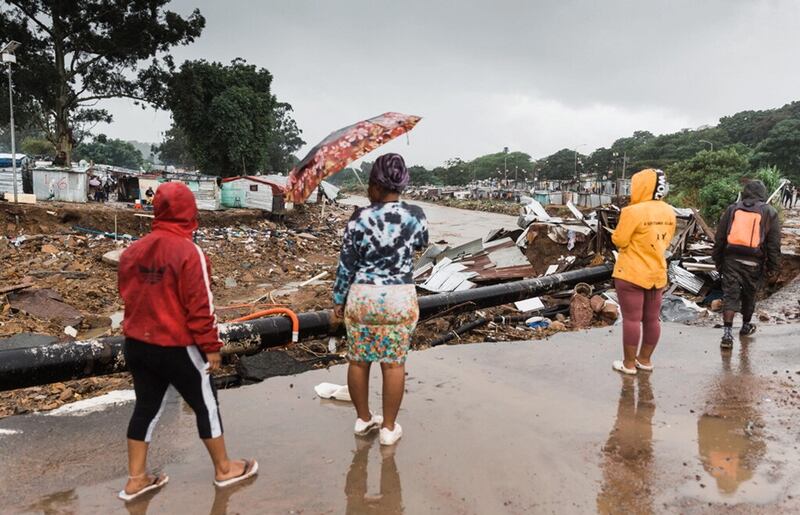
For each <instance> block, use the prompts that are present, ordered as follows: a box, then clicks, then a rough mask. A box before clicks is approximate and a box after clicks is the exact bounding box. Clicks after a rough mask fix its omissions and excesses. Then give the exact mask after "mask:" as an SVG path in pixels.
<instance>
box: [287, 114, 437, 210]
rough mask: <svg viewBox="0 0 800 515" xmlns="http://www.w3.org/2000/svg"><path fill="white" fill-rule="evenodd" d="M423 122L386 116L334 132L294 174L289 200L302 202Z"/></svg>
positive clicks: (292, 175) (396, 116) (300, 164)
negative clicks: (325, 181)
mask: <svg viewBox="0 0 800 515" xmlns="http://www.w3.org/2000/svg"><path fill="white" fill-rule="evenodd" d="M421 119H422V118H420V117H419V116H413V115H408V114H401V113H384V114H382V115H380V116H376V117H375V118H370V119H369V120H364V121H361V122H358V123H356V124H354V125H350V126H348V127H345V128H344V129H339V130H338V131H336V132H333V133H331V134H330V135H329V136H328V137H327V138H325V139H324V140H322V142H321V143H319V144H318V145H317V146H315V147H314V148H312V149H311V151H310V152H309V153H308V155H307V156H306V157H304V158H303V160H302V161H300V163H298V165H297V166H296V167H295V168H294V169H293V170H292V171H291V173H290V174H289V182H288V184H287V185H286V200H288V201H289V202H294V203H295V204H299V203H302V202H303V201H304V200H305V199H307V198H308V196H309V195H311V192H313V191H314V189H315V188H316V187H317V186H319V183H320V182H322V180H323V179H325V178H326V177H329V176H331V175H333V174H335V173H337V172H340V171H341V170H343V169H344V168H345V167H346V166H347V165H349V164H350V163H352V162H353V161H355V160H356V159H358V158H360V157H361V156H363V155H365V154H367V153H369V152H372V151H373V150H375V149H376V148H378V147H380V146H381V145H383V144H384V143H387V142H389V141H391V140H393V139H394V138H396V137H398V136H400V135H401V134H405V133H406V132H408V131H410V130H411V129H413V128H414V126H415V125H416V124H417V122H419V121H420V120H421Z"/></svg>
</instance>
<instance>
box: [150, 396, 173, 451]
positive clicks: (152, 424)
mask: <svg viewBox="0 0 800 515" xmlns="http://www.w3.org/2000/svg"><path fill="white" fill-rule="evenodd" d="M167 392H169V388H167V389H166V390H164V397H163V398H162V399H161V407H160V408H158V412H157V413H156V416H155V417H153V420H151V421H150V424H149V425H148V426H147V433H146V434H145V435H144V441H145V442H147V443H150V440H152V439H153V430H154V429H155V428H156V424H158V419H160V418H161V414H162V413H164V406H166V405H167Z"/></svg>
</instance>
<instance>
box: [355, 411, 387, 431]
mask: <svg viewBox="0 0 800 515" xmlns="http://www.w3.org/2000/svg"><path fill="white" fill-rule="evenodd" d="M381 424H383V417H382V416H380V415H372V418H371V419H369V420H367V421H364V420H361V419H360V418H356V425H355V428H353V432H354V433H355V434H357V435H358V436H365V435H368V434H369V433H370V432H372V431H374V430H375V429H378V428H379V427H381Z"/></svg>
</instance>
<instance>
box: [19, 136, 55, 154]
mask: <svg viewBox="0 0 800 515" xmlns="http://www.w3.org/2000/svg"><path fill="white" fill-rule="evenodd" d="M20 149H21V150H22V152H23V153H24V154H26V155H28V156H34V157H40V156H41V157H52V156H53V154H54V153H55V147H54V146H53V144H52V143H51V142H50V141H49V140H47V139H45V138H37V137H27V138H25V139H24V140H22V143H21V144H20Z"/></svg>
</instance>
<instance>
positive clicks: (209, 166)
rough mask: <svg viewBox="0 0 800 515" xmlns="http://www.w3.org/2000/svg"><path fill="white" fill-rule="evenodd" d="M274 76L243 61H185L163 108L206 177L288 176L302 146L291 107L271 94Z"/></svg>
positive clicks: (176, 74) (163, 102)
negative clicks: (261, 174)
mask: <svg viewBox="0 0 800 515" xmlns="http://www.w3.org/2000/svg"><path fill="white" fill-rule="evenodd" d="M271 87H272V75H271V74H270V73H269V72H268V71H267V70H266V69H264V68H258V69H257V68H256V67H255V66H253V65H249V64H247V62H246V61H244V60H243V59H235V60H233V61H232V62H231V64H230V65H228V66H225V65H223V64H221V63H209V62H207V61H204V60H199V61H187V62H185V63H184V64H183V65H182V66H181V67H180V70H178V71H177V72H176V73H174V74H173V75H172V76H171V77H170V79H169V83H168V88H167V91H166V94H165V95H164V97H163V98H162V99H161V101H160V103H159V104H160V105H161V106H162V107H165V108H167V109H169V110H170V111H172V118H173V120H174V125H175V126H176V127H179V128H180V130H181V131H183V133H184V135H185V137H186V141H187V142H188V148H189V151H190V153H191V155H192V157H193V158H194V161H195V163H196V164H197V165H198V167H199V168H200V169H201V170H203V171H204V172H206V173H212V174H215V175H222V176H231V175H244V174H248V173H254V172H257V171H265V170H266V171H271V172H287V171H289V169H290V168H291V166H292V164H293V163H294V161H293V157H292V154H293V153H294V152H295V151H297V150H298V149H299V148H300V147H301V146H302V145H303V143H304V142H303V140H302V139H300V130H299V129H298V128H297V125H296V124H295V123H294V120H292V118H291V110H292V108H291V106H290V105H289V104H286V103H281V102H279V101H278V100H277V98H276V97H275V95H273V94H272V91H271Z"/></svg>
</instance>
